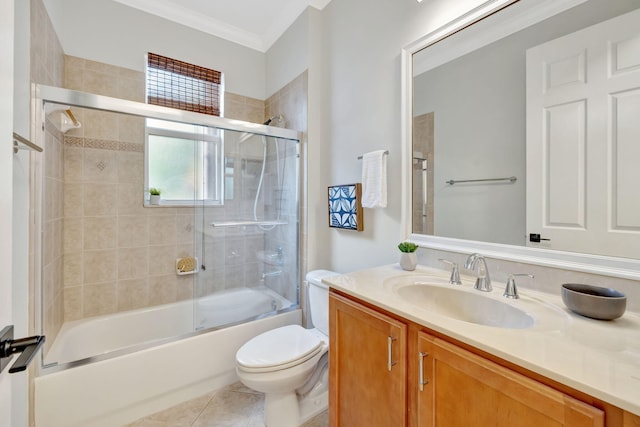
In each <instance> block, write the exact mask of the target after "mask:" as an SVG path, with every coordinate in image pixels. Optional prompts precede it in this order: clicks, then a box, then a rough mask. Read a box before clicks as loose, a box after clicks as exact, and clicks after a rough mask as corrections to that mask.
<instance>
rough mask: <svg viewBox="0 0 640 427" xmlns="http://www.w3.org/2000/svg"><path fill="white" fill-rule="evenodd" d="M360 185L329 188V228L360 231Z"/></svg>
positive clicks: (361, 224) (361, 227)
mask: <svg viewBox="0 0 640 427" xmlns="http://www.w3.org/2000/svg"><path fill="white" fill-rule="evenodd" d="M361 194H362V186H361V184H349V185H336V186H332V187H329V227H334V228H342V229H346V230H356V231H362V230H363V229H364V227H363V223H362V205H361V203H360V197H361Z"/></svg>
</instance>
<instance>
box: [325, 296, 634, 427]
mask: <svg viewBox="0 0 640 427" xmlns="http://www.w3.org/2000/svg"><path fill="white" fill-rule="evenodd" d="M329 316H330V359H329V360H330V363H329V418H330V425H331V426H332V427H352V426H368V427H377V426H379V427H400V426H410V427H450V426H451V427H457V426H464V427H485V426H498V427H501V426H502V427H512V426H518V427H529V426H530V427H546V426H571V427H629V426H634V427H635V426H636V425H637V424H636V423H637V420H638V418H637V417H636V416H635V415H632V414H629V413H626V412H624V411H622V410H620V409H619V408H615V407H612V406H611V405H608V404H606V403H603V402H599V401H597V400H596V399H594V398H591V397H589V396H585V395H582V394H580V393H577V392H576V395H578V396H579V397H580V399H583V400H584V401H582V400H578V399H576V397H575V396H572V395H569V394H567V393H566V392H563V391H560V390H558V389H557V388H554V387H551V386H549V385H547V384H545V383H542V382H540V381H539V379H540V378H541V377H540V378H536V379H533V378H530V377H529V376H527V375H524V374H523V373H521V372H516V371H514V370H513V369H511V368H509V367H506V366H503V365H501V364H498V363H496V361H493V360H489V359H487V358H486V357H484V356H482V355H480V354H478V353H480V352H478V353H475V352H473V349H471V348H469V349H467V348H462V347H461V346H459V345H457V344H454V343H453V342H452V341H453V340H448V339H447V337H444V336H435V335H436V334H432V332H431V331H428V330H426V328H423V327H421V326H420V325H417V324H415V323H412V322H410V321H407V320H405V319H402V318H400V317H398V316H396V315H394V314H391V313H386V312H383V310H379V309H377V308H376V307H373V306H370V305H368V304H366V303H360V302H358V301H355V300H353V299H352V298H350V297H346V296H343V295H341V294H338V293H336V292H334V291H332V292H331V294H330V298H329ZM470 350H471V351H470ZM558 388H560V389H563V390H564V389H566V388H563V387H558ZM568 390H569V389H566V390H564V391H568ZM591 403H593V404H594V405H595V406H594V405H592V404H591ZM605 412H606V418H607V419H606V420H605ZM605 421H606V422H605Z"/></svg>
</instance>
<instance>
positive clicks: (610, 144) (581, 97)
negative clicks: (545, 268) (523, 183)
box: [527, 10, 640, 258]
mask: <svg viewBox="0 0 640 427" xmlns="http://www.w3.org/2000/svg"><path fill="white" fill-rule="evenodd" d="M639 159H640V10H636V11H633V12H630V13H628V14H625V15H622V16H619V17H617V18H614V19H611V20H609V21H605V22H603V23H600V24H597V25H594V26H592V27H589V28H586V29H584V30H580V31H578V32H575V33H572V34H570V35H567V36H564V37H561V38H559V39H556V40H553V41H550V42H548V43H545V44H542V45H540V46H536V47H534V48H531V49H529V50H528V51H527V234H528V236H527V240H528V245H529V246H538V247H545V248H553V249H560V250H566V251H577V252H586V253H594V254H607V255H613V256H621V257H630V258H638V257H639V256H640V244H639V243H638V241H639V238H640V167H639V164H640V163H639ZM530 234H539V235H540V236H541V237H542V238H543V239H549V240H542V242H540V243H534V242H531V241H529V240H530V239H529V237H530Z"/></svg>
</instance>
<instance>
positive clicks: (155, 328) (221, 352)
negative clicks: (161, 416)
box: [35, 289, 301, 427]
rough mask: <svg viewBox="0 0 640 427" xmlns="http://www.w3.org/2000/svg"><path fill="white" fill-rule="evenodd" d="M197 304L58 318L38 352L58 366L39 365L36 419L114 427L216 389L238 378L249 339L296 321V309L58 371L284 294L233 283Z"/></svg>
mask: <svg viewBox="0 0 640 427" xmlns="http://www.w3.org/2000/svg"><path fill="white" fill-rule="evenodd" d="M198 304H199V305H198V310H197V313H198V314H197V315H195V316H194V314H193V306H194V305H193V302H184V303H177V304H168V305H165V306H160V307H154V308H150V309H142V310H134V311H131V312H125V313H122V314H117V315H109V316H99V317H96V318H91V319H86V320H81V321H75V322H69V323H68V324H65V325H64V326H63V328H62V329H61V331H60V333H59V335H58V337H57V338H56V341H55V343H54V344H53V345H52V347H51V349H50V350H49V352H48V354H47V357H46V359H45V362H47V363H53V362H57V363H58V366H54V367H52V368H45V369H41V372H40V374H39V376H37V377H36V379H35V421H36V425H37V426H60V427H62V426H83V427H85V426H86V427H89V426H96V427H99V426H109V427H112V426H119V425H124V424H127V423H130V422H132V421H134V420H136V419H138V418H141V417H144V416H146V415H149V414H152V413H154V412H157V411H159V410H162V409H164V408H166V407H168V406H172V405H174V404H177V403H179V402H182V401H185V400H189V399H192V398H194V397H197V396H199V395H202V394H205V393H207V392H209V391H212V390H215V389H218V388H221V387H223V386H225V385H228V384H231V383H233V382H235V381H237V376H236V374H235V353H236V351H237V350H238V349H239V348H240V346H242V344H244V343H245V342H246V341H247V340H248V339H250V338H252V337H254V336H255V335H257V334H259V333H261V332H264V331H266V330H269V329H273V328H276V327H279V326H284V325H289V324H300V323H301V313H300V310H299V309H296V310H292V311H288V312H285V313H281V314H278V315H275V316H271V317H265V318H262V319H260V320H254V321H250V322H247V323H241V324H237V325H234V326H230V327H227V328H222V329H217V330H213V331H209V332H207V331H206V330H205V331H203V332H202V333H199V334H196V335H193V336H189V337H187V338H184V339H180V340H173V341H171V342H166V343H163V344H159V345H156V346H151V347H147V348H144V349H142V350H139V351H134V352H129V353H126V354H121V355H118V356H117V357H112V358H105V357H104V356H102V357H100V356H99V357H94V359H93V360H97V361H93V362H92V363H83V364H80V366H75V367H69V366H73V364H71V365H66V366H67V367H69V368H68V369H64V370H59V369H60V366H61V364H64V363H67V362H70V361H74V360H81V359H85V362H86V361H87V359H86V358H87V357H92V356H95V355H104V354H106V353H109V352H112V351H114V350H117V351H120V352H126V351H127V350H122V349H125V348H126V347H129V346H131V345H133V344H138V343H141V342H145V341H149V340H152V341H153V340H155V341H157V342H162V341H160V340H165V341H166V340H167V339H168V338H169V337H175V336H179V335H182V334H188V333H190V332H192V331H193V326H194V324H195V325H196V328H211V327H216V326H219V325H223V324H229V323H235V322H239V321H242V320H244V319H247V318H251V317H255V316H257V315H261V314H262V313H265V311H271V310H272V309H276V310H277V309H280V308H282V307H283V304H286V300H284V299H282V298H281V297H279V296H278V295H277V294H275V293H273V292H271V291H268V290H266V289H265V290H264V291H256V290H254V289H237V290H233V291H228V292H224V293H221V294H216V295H212V296H210V297H206V298H204V299H201V300H200V301H198ZM221 313H226V317H224V316H221ZM143 330H144V331H146V332H145V333H143ZM118 349H120V350H118ZM90 360H91V359H89V361H90ZM56 369H58V371H55V370H56ZM52 371H53V373H49V372H52Z"/></svg>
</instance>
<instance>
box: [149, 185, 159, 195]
mask: <svg viewBox="0 0 640 427" xmlns="http://www.w3.org/2000/svg"><path fill="white" fill-rule="evenodd" d="M149 194H150V195H152V196H159V195H160V189H159V188H155V187H151V188H150V189H149Z"/></svg>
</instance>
